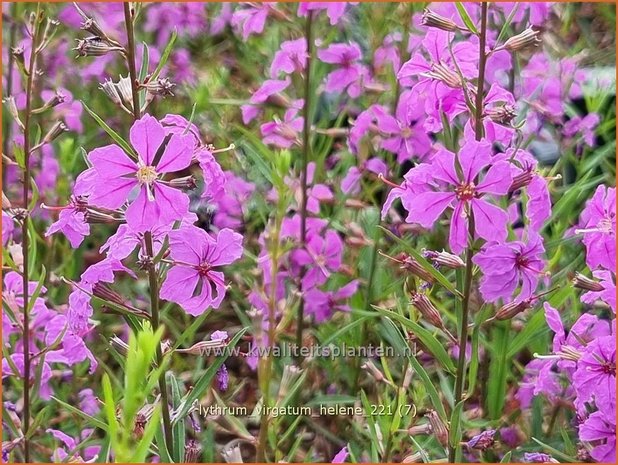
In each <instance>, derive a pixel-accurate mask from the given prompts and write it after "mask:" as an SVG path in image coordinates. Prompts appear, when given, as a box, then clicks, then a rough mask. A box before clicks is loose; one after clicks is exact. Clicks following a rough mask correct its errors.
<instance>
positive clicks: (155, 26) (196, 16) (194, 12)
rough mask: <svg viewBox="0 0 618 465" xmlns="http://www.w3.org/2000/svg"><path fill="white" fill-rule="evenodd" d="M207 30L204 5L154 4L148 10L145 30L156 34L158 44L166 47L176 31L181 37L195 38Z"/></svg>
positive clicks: (188, 3)
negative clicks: (175, 30)
mask: <svg viewBox="0 0 618 465" xmlns="http://www.w3.org/2000/svg"><path fill="white" fill-rule="evenodd" d="M205 28H206V11H205V10H204V5H203V4H201V3H193V2H186V3H184V2H183V3H181V2H178V3H177V2H173V3H165V2H162V3H153V4H152V5H148V8H147V9H146V22H145V23H144V30H146V31H148V32H154V33H155V36H156V43H157V45H158V46H159V47H164V46H165V44H166V42H167V41H168V38H169V36H170V35H171V33H172V31H173V30H174V29H177V30H178V33H179V34H180V35H181V36H187V37H195V36H197V35H198V34H200V33H202V32H203V31H204V29H205Z"/></svg>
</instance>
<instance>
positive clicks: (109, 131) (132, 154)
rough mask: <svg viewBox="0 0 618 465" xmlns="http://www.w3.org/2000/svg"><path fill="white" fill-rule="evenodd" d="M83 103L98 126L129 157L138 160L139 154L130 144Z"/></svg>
mask: <svg viewBox="0 0 618 465" xmlns="http://www.w3.org/2000/svg"><path fill="white" fill-rule="evenodd" d="M81 103H82V106H83V107H84V108H85V109H86V111H87V112H88V113H89V114H90V116H92V117H93V118H94V120H95V121H96V122H97V124H98V125H99V126H100V127H101V129H103V130H104V131H105V132H106V133H107V134H108V135H109V136H110V137H111V138H112V139H113V140H114V142H116V143H117V144H118V145H119V146H120V147H121V148H122V149H123V150H124V151H125V153H126V154H127V155H128V156H130V157H131V158H133V159H134V160H137V154H136V153H135V150H133V148H132V147H131V146H130V145H129V143H128V142H127V141H125V140H124V139H123V138H122V137H120V135H119V134H118V133H117V132H116V131H114V130H113V129H112V128H110V127H109V126H108V125H107V123H106V122H105V121H103V120H102V119H101V117H100V116H99V115H97V114H96V113H95V112H94V111H92V110H91V109H90V108H89V107H88V105H86V103H85V102H84V101H83V100H82V101H81Z"/></svg>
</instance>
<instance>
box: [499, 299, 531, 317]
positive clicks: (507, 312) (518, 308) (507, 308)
mask: <svg viewBox="0 0 618 465" xmlns="http://www.w3.org/2000/svg"><path fill="white" fill-rule="evenodd" d="M529 308H532V299H525V300H521V301H519V302H510V303H508V304H504V305H503V306H502V307H500V309H499V310H498V312H497V313H496V316H495V317H494V318H495V319H496V320H500V321H504V320H510V319H511V318H513V317H514V316H515V315H519V314H520V313H521V312H523V311H524V310H527V309H529Z"/></svg>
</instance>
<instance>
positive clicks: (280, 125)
mask: <svg viewBox="0 0 618 465" xmlns="http://www.w3.org/2000/svg"><path fill="white" fill-rule="evenodd" d="M297 114H298V110H297V109H295V108H290V109H289V110H288V111H286V112H285V116H284V117H283V121H281V120H280V119H278V118H276V117H275V121H272V122H269V123H264V124H262V125H261V126H260V131H261V132H262V140H263V141H264V143H265V144H272V145H275V146H277V147H279V148H282V149H289V148H290V147H292V145H294V144H295V143H297V142H298V133H299V132H300V131H302V130H303V121H304V119H303V117H302V116H297Z"/></svg>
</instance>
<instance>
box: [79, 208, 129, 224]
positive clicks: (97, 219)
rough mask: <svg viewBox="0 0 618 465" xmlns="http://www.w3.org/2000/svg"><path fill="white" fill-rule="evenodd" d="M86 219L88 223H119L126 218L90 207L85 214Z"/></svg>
mask: <svg viewBox="0 0 618 465" xmlns="http://www.w3.org/2000/svg"><path fill="white" fill-rule="evenodd" d="M85 220H86V223H88V224H118V223H124V220H122V219H120V218H116V217H115V216H112V215H109V214H107V213H103V212H101V211H99V210H95V209H94V208H88V209H87V210H86V214H85Z"/></svg>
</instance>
